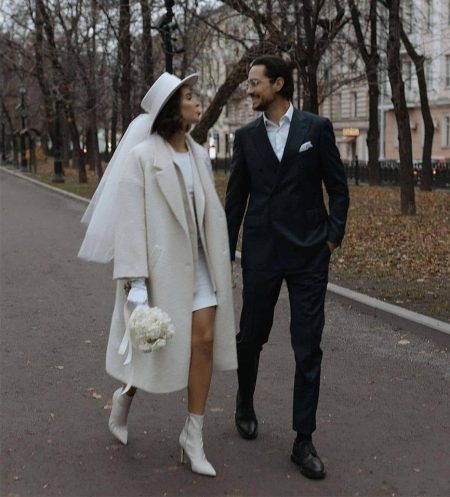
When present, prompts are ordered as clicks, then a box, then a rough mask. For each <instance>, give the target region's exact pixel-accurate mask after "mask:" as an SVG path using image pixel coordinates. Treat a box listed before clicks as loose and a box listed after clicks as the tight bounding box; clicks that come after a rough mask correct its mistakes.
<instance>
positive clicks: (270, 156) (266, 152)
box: [252, 116, 280, 171]
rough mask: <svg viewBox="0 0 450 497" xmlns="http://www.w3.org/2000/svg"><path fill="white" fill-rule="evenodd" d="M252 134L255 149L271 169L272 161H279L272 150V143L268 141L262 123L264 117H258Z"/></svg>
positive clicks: (276, 162) (264, 126) (277, 162)
mask: <svg viewBox="0 0 450 497" xmlns="http://www.w3.org/2000/svg"><path fill="white" fill-rule="evenodd" d="M252 134H253V144H254V146H255V149H256V150H257V152H258V153H259V154H260V156H261V158H262V159H263V161H264V163H265V164H267V165H268V166H269V167H270V169H271V170H272V171H273V168H274V163H275V164H276V165H278V164H279V163H280V161H279V160H278V157H277V156H276V154H275V152H274V151H273V148H272V144H271V143H270V140H269V136H268V134H267V129H266V125H265V124H264V119H263V117H262V116H261V117H260V119H259V121H258V123H257V124H256V126H255V127H254V128H253V133H252Z"/></svg>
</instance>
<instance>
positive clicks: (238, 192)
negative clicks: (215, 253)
mask: <svg viewBox="0 0 450 497" xmlns="http://www.w3.org/2000/svg"><path fill="white" fill-rule="evenodd" d="M249 191H250V181H249V176H248V170H247V165H246V163H245V157H244V151H243V149H242V144H241V136H240V133H239V131H236V135H235V137H234V143H233V158H232V160H231V174H230V179H229V181H228V186H227V194H226V199H225V213H226V216H227V224H228V238H229V241H230V256H231V260H232V261H234V259H235V252H236V246H237V241H238V236H239V230H240V227H241V223H242V218H243V217H244V213H245V209H246V208H247V200H248V195H249Z"/></svg>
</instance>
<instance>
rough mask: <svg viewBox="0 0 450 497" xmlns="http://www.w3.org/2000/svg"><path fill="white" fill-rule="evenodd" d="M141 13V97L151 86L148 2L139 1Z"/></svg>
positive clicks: (151, 70) (151, 46)
mask: <svg viewBox="0 0 450 497" xmlns="http://www.w3.org/2000/svg"><path fill="white" fill-rule="evenodd" d="M140 3H141V13H142V44H143V47H142V49H143V59H144V60H143V70H142V76H143V77H142V80H143V88H142V97H143V96H144V95H145V93H146V92H147V90H148V89H149V88H150V86H152V84H153V81H154V72H153V39H152V31H151V29H152V11H151V8H150V5H149V3H148V0H140Z"/></svg>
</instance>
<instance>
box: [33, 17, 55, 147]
mask: <svg viewBox="0 0 450 497" xmlns="http://www.w3.org/2000/svg"><path fill="white" fill-rule="evenodd" d="M43 54H44V34H43V20H42V14H41V10H40V9H39V8H38V9H36V16H35V43H34V55H35V74H36V79H37V80H38V83H39V88H40V90H41V93H42V97H43V101H44V113H45V118H46V128H47V133H48V135H49V136H50V138H51V140H52V143H53V142H54V140H55V127H54V121H55V115H54V109H53V98H52V92H51V89H50V84H49V81H48V79H47V78H46V74H45V70H44V55H43Z"/></svg>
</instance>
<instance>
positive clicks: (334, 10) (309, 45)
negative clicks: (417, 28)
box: [222, 0, 348, 113]
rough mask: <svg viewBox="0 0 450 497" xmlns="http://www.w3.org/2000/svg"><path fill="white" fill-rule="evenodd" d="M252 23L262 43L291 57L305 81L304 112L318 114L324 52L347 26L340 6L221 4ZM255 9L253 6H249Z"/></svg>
mask: <svg viewBox="0 0 450 497" xmlns="http://www.w3.org/2000/svg"><path fill="white" fill-rule="evenodd" d="M222 2H223V3H224V4H226V5H228V6H229V7H231V8H233V9H235V10H236V11H237V12H239V13H240V14H241V15H243V16H245V17H247V18H249V19H251V20H252V21H253V24H254V26H255V30H256V32H257V33H258V36H259V38H260V40H263V39H269V40H270V41H271V42H272V43H273V44H274V45H275V47H276V48H277V50H279V51H280V52H284V53H286V54H288V55H289V56H290V58H291V60H292V62H293V63H294V64H295V66H296V67H297V69H298V73H299V74H300V76H301V78H302V89H303V109H304V110H306V111H310V112H314V113H317V112H318V111H319V89H318V68H319V65H320V62H321V60H322V57H323V56H324V54H325V52H326V51H327V49H328V48H329V46H330V45H331V43H332V42H333V40H334V39H335V38H336V36H337V35H338V33H339V32H340V31H341V30H342V28H343V27H344V25H345V24H346V23H347V22H348V19H347V18H346V17H345V9H344V7H343V6H342V4H341V2H340V1H338V0H335V1H334V2H326V1H323V0H322V1H316V2H312V1H311V0H299V1H298V2H287V1H284V0H278V2H276V5H275V2H274V1H264V2H262V1H261V2H258V1H257V0H255V1H253V2H252V3H251V4H249V2H244V1H243V0H222ZM250 5H252V6H250Z"/></svg>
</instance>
